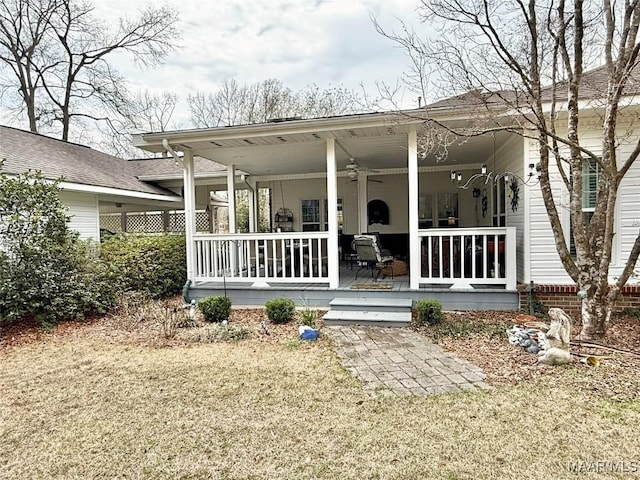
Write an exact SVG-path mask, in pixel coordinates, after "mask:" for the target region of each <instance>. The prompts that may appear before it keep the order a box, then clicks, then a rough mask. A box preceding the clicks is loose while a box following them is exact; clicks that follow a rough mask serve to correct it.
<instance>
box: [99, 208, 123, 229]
mask: <svg viewBox="0 0 640 480" xmlns="http://www.w3.org/2000/svg"><path fill="white" fill-rule="evenodd" d="M121 227H122V224H121V221H120V214H119V213H118V214H115V215H109V214H105V215H100V228H104V229H105V230H108V231H110V232H114V233H116V232H121V231H122V228H121Z"/></svg>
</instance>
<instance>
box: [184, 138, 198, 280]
mask: <svg viewBox="0 0 640 480" xmlns="http://www.w3.org/2000/svg"><path fill="white" fill-rule="evenodd" d="M182 162H183V164H184V170H183V181H184V233H185V238H186V243H187V279H189V280H191V281H192V282H194V281H195V276H196V256H195V248H194V247H195V241H194V238H193V236H194V234H195V233H196V187H195V185H196V183H195V179H194V169H193V153H192V152H191V150H189V149H185V150H184V157H183V159H182Z"/></svg>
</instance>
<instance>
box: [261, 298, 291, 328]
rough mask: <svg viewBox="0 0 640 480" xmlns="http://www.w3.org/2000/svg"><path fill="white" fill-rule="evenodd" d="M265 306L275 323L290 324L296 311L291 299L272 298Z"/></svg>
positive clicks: (269, 316)
mask: <svg viewBox="0 0 640 480" xmlns="http://www.w3.org/2000/svg"><path fill="white" fill-rule="evenodd" d="M264 306H265V309H266V311H267V317H268V318H269V320H271V321H272V322H273V323H287V322H289V321H290V320H291V319H292V318H293V316H294V314H295V311H296V304H295V303H294V302H293V300H291V299H289V298H272V299H271V300H269V301H268V302H267V303H265V305H264Z"/></svg>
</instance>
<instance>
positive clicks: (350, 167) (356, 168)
mask: <svg viewBox="0 0 640 480" xmlns="http://www.w3.org/2000/svg"><path fill="white" fill-rule="evenodd" d="M345 170H346V171H347V176H348V177H349V178H350V179H351V180H350V181H351V182H356V181H357V180H358V175H360V173H361V172H365V173H378V170H373V169H371V168H367V167H363V166H361V165H360V164H358V162H356V159H355V158H353V157H351V158H349V163H347V166H346V167H345ZM367 180H368V181H370V182H376V183H382V180H376V179H373V178H369V177H368V176H367Z"/></svg>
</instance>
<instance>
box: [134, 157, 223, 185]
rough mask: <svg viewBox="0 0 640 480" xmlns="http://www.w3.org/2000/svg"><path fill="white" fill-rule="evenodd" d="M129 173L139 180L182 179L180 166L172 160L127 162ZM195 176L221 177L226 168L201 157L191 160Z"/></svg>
mask: <svg viewBox="0 0 640 480" xmlns="http://www.w3.org/2000/svg"><path fill="white" fill-rule="evenodd" d="M127 163H128V164H129V165H130V167H131V171H133V172H135V175H136V177H138V178H139V179H141V180H145V179H149V178H154V179H161V178H167V179H169V178H182V166H180V165H176V161H175V160H174V159H173V158H169V157H166V158H142V159H134V160H128V161H127ZM193 164H194V171H195V174H196V175H197V176H198V174H203V175H204V174H213V175H222V174H225V173H226V171H227V167H225V166H224V165H221V164H219V163H216V162H213V161H211V160H207V159H206V158H202V157H195V158H194V159H193Z"/></svg>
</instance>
